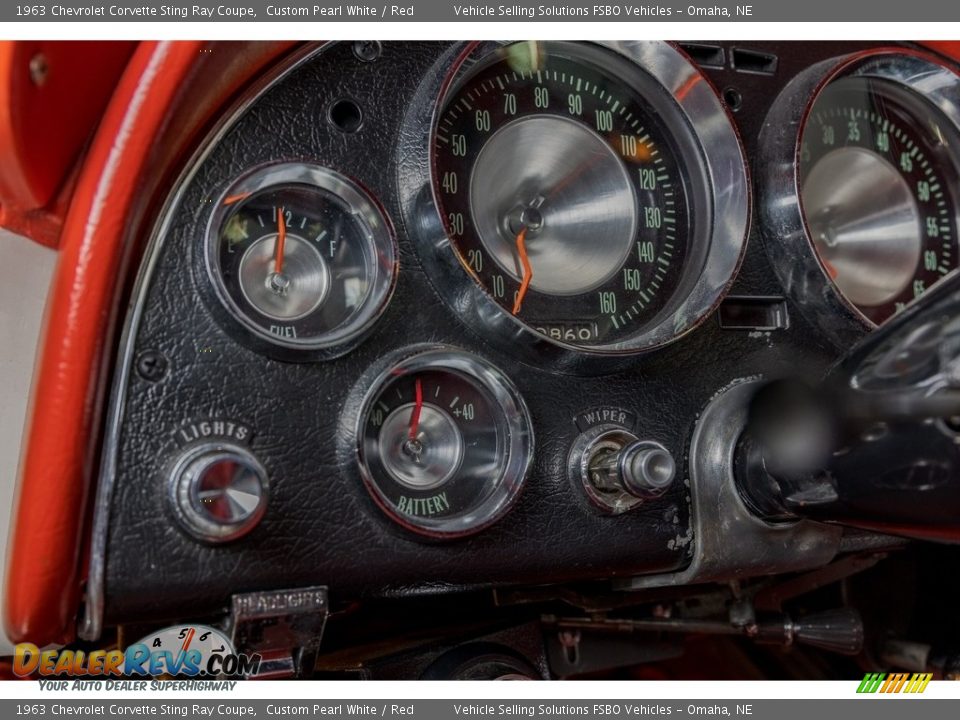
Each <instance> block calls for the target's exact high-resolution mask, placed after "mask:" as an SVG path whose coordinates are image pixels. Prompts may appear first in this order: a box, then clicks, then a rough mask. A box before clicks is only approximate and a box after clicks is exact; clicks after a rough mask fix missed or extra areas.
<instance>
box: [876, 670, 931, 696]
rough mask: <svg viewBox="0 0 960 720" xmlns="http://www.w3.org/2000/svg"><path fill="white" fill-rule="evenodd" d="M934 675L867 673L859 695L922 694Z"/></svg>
mask: <svg viewBox="0 0 960 720" xmlns="http://www.w3.org/2000/svg"><path fill="white" fill-rule="evenodd" d="M931 678H933V673H913V674H910V673H867V674H866V675H864V676H863V680H861V681H860V686H859V687H858V688H857V692H858V693H878V692H879V693H922V692H923V691H924V690H926V689H927V685H928V684H929V682H930V680H931Z"/></svg>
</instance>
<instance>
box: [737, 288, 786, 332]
mask: <svg viewBox="0 0 960 720" xmlns="http://www.w3.org/2000/svg"><path fill="white" fill-rule="evenodd" d="M719 319H720V327H721V328H723V329H724V330H750V331H754V332H769V331H771V330H786V329H787V328H788V327H790V316H789V315H788V314H787V303H786V301H785V300H784V299H783V298H782V297H728V298H726V299H725V300H724V301H723V302H722V303H721V304H720V313H719Z"/></svg>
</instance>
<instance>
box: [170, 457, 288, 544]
mask: <svg viewBox="0 0 960 720" xmlns="http://www.w3.org/2000/svg"><path fill="white" fill-rule="evenodd" d="M268 487H269V481H268V478H267V473H266V470H264V468H263V466H262V465H261V464H260V462H259V461H258V460H257V459H256V458H255V457H254V456H253V455H252V454H251V453H250V452H249V451H248V450H246V449H244V448H241V447H238V446H234V445H228V444H207V445H201V446H197V447H193V448H191V449H190V450H188V451H187V452H185V453H184V454H183V455H182V456H181V457H180V459H179V460H178V461H177V463H176V465H175V466H174V469H173V473H172V475H171V483H170V501H171V504H172V506H173V510H174V513H175V515H176V517H177V520H178V521H179V522H180V525H181V526H182V527H183V529H184V530H186V531H187V532H188V533H189V534H190V535H192V536H193V537H195V538H196V539H198V540H203V541H205V542H210V543H222V542H228V541H230V540H235V539H237V538H239V537H241V536H243V535H246V534H247V533H248V532H250V531H251V530H252V529H253V528H254V527H255V526H256V525H257V523H258V522H260V519H261V518H262V517H263V513H264V511H265V510H266V506H267V491H268Z"/></svg>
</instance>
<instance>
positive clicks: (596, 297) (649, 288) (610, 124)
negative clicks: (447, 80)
mask: <svg viewBox="0 0 960 720" xmlns="http://www.w3.org/2000/svg"><path fill="white" fill-rule="evenodd" d="M671 102H672V100H671V98H670V96H669V94H668V93H667V92H666V91H665V90H664V88H662V87H661V86H660V85H659V84H658V83H657V82H656V81H654V80H653V79H652V78H650V77H649V76H647V75H646V74H645V73H643V72H641V71H640V70H639V68H638V67H636V66H635V65H633V64H632V63H631V62H630V61H628V60H627V59H626V58H623V57H620V56H619V55H617V54H616V53H615V52H613V51H611V50H607V49H604V48H600V47H596V46H591V45H573V44H565V43H517V44H514V45H508V46H506V47H504V48H502V49H500V50H499V51H496V52H494V53H493V54H492V56H490V57H488V58H487V59H484V60H480V61H478V63H477V64H476V66H474V67H472V68H470V69H469V70H468V71H467V72H466V76H465V77H464V78H463V79H462V80H460V81H459V82H458V84H456V85H455V86H454V88H453V89H452V91H451V92H450V93H449V94H448V95H447V97H446V99H445V101H444V104H443V107H442V108H441V110H440V112H439V115H438V119H437V122H436V128H435V136H434V140H433V145H434V147H433V152H434V195H435V198H436V200H437V204H438V206H439V209H440V212H441V214H442V217H443V221H444V223H445V226H446V231H447V235H448V237H449V239H450V242H451V244H452V245H453V248H454V249H455V251H456V253H457V255H458V257H459V259H460V262H461V264H462V265H463V266H464V267H465V268H466V270H467V272H468V273H470V274H471V275H472V277H473V278H474V279H475V280H476V282H477V283H479V284H480V285H481V286H482V288H483V289H484V290H485V291H486V293H487V294H488V295H489V296H490V297H492V298H493V299H494V301H495V302H496V303H497V304H499V305H500V307H501V308H502V309H503V310H504V311H505V312H506V313H509V314H511V315H513V316H516V317H517V318H518V319H519V320H520V321H521V322H523V323H524V324H526V325H528V326H530V327H531V328H533V329H535V330H537V331H539V332H540V333H542V334H543V335H546V336H547V337H548V338H550V339H553V340H555V341H559V342H563V343H567V344H570V345H576V346H587V347H589V346H609V345H615V344H617V343H620V342H622V341H625V340H628V339H629V338H631V337H632V336H635V335H636V334H637V332H638V330H639V329H641V328H642V327H643V326H644V325H646V324H648V323H649V322H650V321H651V320H652V319H653V318H654V317H655V316H657V314H658V313H659V312H660V311H661V310H663V309H664V307H665V305H666V303H667V302H668V301H669V300H670V298H671V296H672V295H673V294H674V292H675V290H676V289H677V286H678V284H679V281H680V277H681V274H682V272H683V268H684V263H685V261H686V260H687V256H688V254H689V253H688V238H689V235H690V217H691V211H690V201H689V199H688V188H687V180H686V178H688V177H689V175H690V168H689V167H688V160H689V159H690V158H691V157H692V158H693V161H694V162H696V158H697V152H696V150H693V151H691V150H690V148H689V147H688V146H683V147H682V145H683V143H682V142H681V141H680V140H678V139H677V136H678V135H683V136H685V135H686V134H688V132H689V131H688V128H687V126H686V124H685V123H684V121H683V119H682V117H680V116H679V114H676V116H673V115H671ZM698 170H699V167H698ZM704 214H705V215H706V216H709V210H708V209H705V210H704Z"/></svg>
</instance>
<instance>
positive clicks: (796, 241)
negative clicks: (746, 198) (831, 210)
mask: <svg viewBox="0 0 960 720" xmlns="http://www.w3.org/2000/svg"><path fill="white" fill-rule="evenodd" d="M849 77H866V78H874V79H879V80H884V81H887V82H889V83H891V84H893V85H895V86H897V87H899V88H900V89H903V90H906V91H907V92H909V93H912V94H914V95H916V96H917V99H918V100H920V101H921V102H924V103H926V104H927V105H929V106H931V109H933V110H935V111H936V112H938V113H940V115H941V117H942V118H944V119H946V120H947V121H948V122H949V123H950V124H951V125H952V126H953V129H954V130H955V131H956V132H957V133H960V75H958V74H957V72H956V70H954V69H952V68H951V67H949V66H948V65H947V64H945V63H944V62H943V61H941V60H940V59H939V58H937V57H936V56H934V55H932V54H930V53H925V52H921V51H917V50H910V49H904V48H881V49H874V50H867V51H863V52H857V53H851V54H848V55H843V56H840V57H835V58H831V59H828V60H824V61H822V62H820V63H817V64H815V65H812V66H810V67H809V68H807V69H806V70H804V71H803V72H801V73H800V74H799V75H797V76H796V77H795V78H794V79H793V80H791V81H790V82H789V83H788V84H787V86H786V87H785V88H784V90H783V91H782V92H781V94H780V95H779V96H778V98H777V99H776V100H775V101H774V103H773V105H772V106H771V110H770V112H769V114H768V115H767V118H766V120H765V121H764V125H763V130H762V131H761V134H760V152H759V158H760V168H761V170H760V175H759V183H758V185H759V198H758V201H759V206H758V213H759V216H760V220H761V234H762V235H763V240H764V247H765V249H766V252H767V255H768V257H769V258H770V260H771V264H772V265H773V269H774V272H775V273H776V274H777V277H778V279H779V280H780V283H781V284H782V285H783V287H784V289H785V290H786V291H787V293H788V294H789V295H790V296H791V298H792V299H793V300H794V302H796V303H797V305H798V306H799V308H800V310H801V311H802V312H803V313H804V314H805V315H806V316H807V317H808V319H810V320H811V322H814V323H816V325H817V327H818V328H820V329H821V330H823V331H824V332H825V334H826V335H827V336H828V337H829V338H830V339H831V341H833V342H834V344H836V345H837V346H838V347H839V348H846V347H849V345H850V344H851V343H852V342H855V341H857V340H858V339H860V338H861V337H863V336H864V335H865V334H866V333H867V332H869V331H871V330H873V329H874V328H875V327H877V326H876V324H875V323H873V322H872V321H871V320H870V319H869V318H867V317H866V316H865V315H864V314H863V313H862V312H861V311H860V309H859V308H857V306H856V305H854V304H853V303H852V302H851V301H850V300H849V299H848V298H847V297H846V296H845V295H844V294H843V293H842V292H841V291H840V290H839V288H838V287H837V285H836V284H835V283H834V282H833V280H832V279H831V278H830V274H829V272H828V271H827V268H826V267H825V265H824V263H823V262H822V260H821V258H820V255H819V253H818V251H817V249H816V246H815V245H814V241H813V238H812V235H811V232H810V229H809V227H808V225H807V220H806V216H805V214H804V210H803V200H802V197H801V185H800V167H801V160H800V158H801V150H802V143H803V137H804V136H803V133H804V130H805V128H806V127H807V120H808V118H809V117H810V114H811V112H812V111H813V108H814V106H815V105H816V103H817V101H818V100H819V99H820V97H821V96H822V94H823V92H824V91H825V90H826V89H827V87H828V86H830V85H831V84H832V83H833V82H834V81H836V80H840V79H843V78H849ZM958 165H960V162H958ZM908 307H909V305H908Z"/></svg>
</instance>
